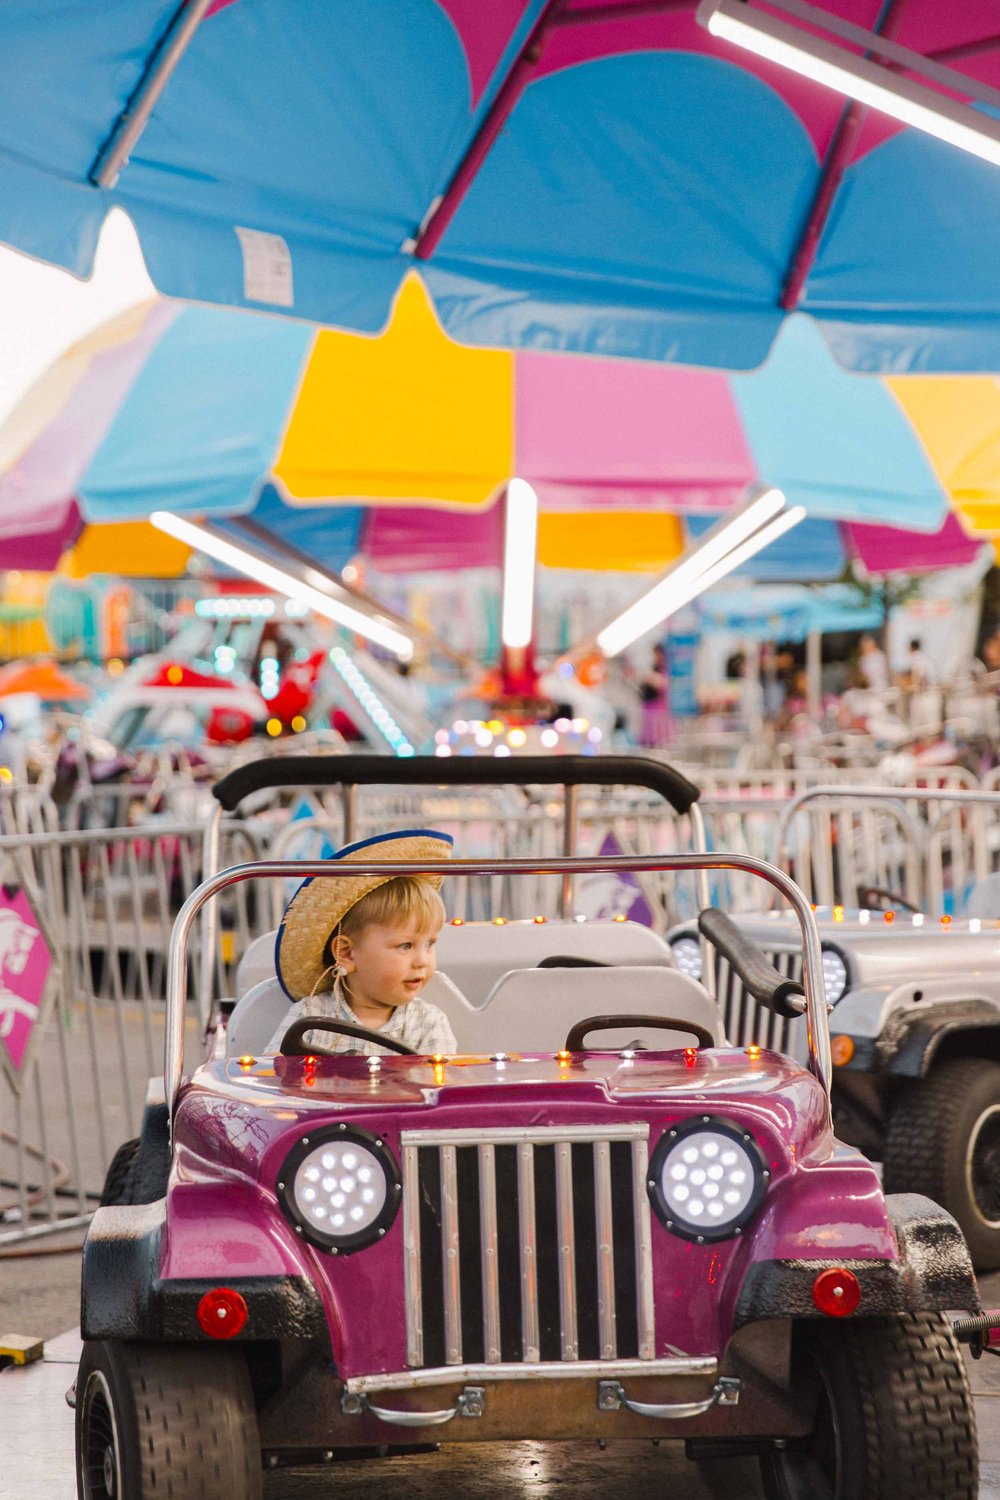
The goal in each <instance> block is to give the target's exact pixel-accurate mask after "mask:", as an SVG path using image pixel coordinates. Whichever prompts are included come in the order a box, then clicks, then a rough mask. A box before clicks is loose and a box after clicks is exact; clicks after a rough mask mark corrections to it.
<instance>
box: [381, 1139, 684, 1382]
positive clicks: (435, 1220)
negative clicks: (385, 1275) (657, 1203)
mask: <svg viewBox="0 0 1000 1500" xmlns="http://www.w3.org/2000/svg"><path fill="white" fill-rule="evenodd" d="M648 1137H649V1127H648V1125H645V1124H622V1125H607V1126H600V1125H597V1126H577V1127H572V1128H569V1129H559V1128H558V1127H552V1126H544V1127H540V1128H538V1129H520V1128H504V1129H496V1130H452V1131H431V1130H404V1131H403V1132H402V1134H401V1137H400V1139H401V1144H402V1151H403V1236H404V1246H405V1248H404V1255H405V1258H406V1265H405V1285H406V1349H407V1353H406V1358H407V1363H408V1365H410V1366H411V1368H413V1367H419V1366H425V1365H426V1366H431V1367H437V1366H441V1365H459V1364H479V1363H482V1364H512V1363H524V1362H528V1363H535V1362H538V1361H543V1360H580V1359H586V1360H591V1359H602V1360H604V1359H615V1358H633V1359H636V1358H637V1359H652V1358H653V1355H654V1352H655V1339H654V1325H653V1279H652V1260H651V1248H650V1209H649V1201H648V1199H647V1197H646V1172H647V1167H648V1159H649V1158H648V1149H647V1141H648Z"/></svg>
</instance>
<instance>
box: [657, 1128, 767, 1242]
mask: <svg viewBox="0 0 1000 1500" xmlns="http://www.w3.org/2000/svg"><path fill="white" fill-rule="evenodd" d="M769 1178H770V1173H769V1172H768V1170H767V1166H766V1164H765V1159H764V1154H763V1152H762V1151H761V1149H760V1147H759V1146H758V1144H757V1142H756V1141H755V1140H754V1138H753V1136H752V1135H750V1134H749V1132H747V1131H745V1130H741V1129H740V1127H739V1126H738V1125H734V1124H733V1123H732V1121H730V1120H722V1119H718V1118H716V1117H714V1116H711V1115H699V1116H698V1117H697V1118H696V1119H694V1120H689V1121H687V1122H686V1123H685V1124H683V1125H676V1126H674V1127H673V1128H672V1129H671V1130H668V1131H666V1132H665V1133H664V1135H663V1136H662V1137H661V1138H660V1142H659V1144H658V1146H657V1147H656V1150H655V1151H654V1152H653V1157H652V1161H651V1162H650V1171H649V1182H648V1189H649V1196H650V1199H651V1201H652V1204H653V1208H654V1209H655V1211H656V1214H657V1216H658V1218H659V1219H660V1220H661V1222H662V1223H663V1224H664V1226H665V1227H666V1228H667V1229H669V1230H670V1231H671V1232H672V1233H673V1234H677V1235H680V1236H681V1238H682V1239H688V1240H696V1241H697V1242H698V1243H699V1244H701V1243H703V1242H705V1241H707V1240H723V1239H728V1238H729V1237H730V1236H731V1235H736V1234H739V1233H740V1232H741V1231H742V1229H743V1226H744V1224H746V1223H747V1222H748V1220H749V1219H750V1218H751V1217H752V1216H753V1214H754V1213H756V1211H757V1208H758V1207H759V1205H760V1202H761V1200H762V1198H763V1197H764V1194H765V1192H766V1191H767V1184H768V1180H769Z"/></svg>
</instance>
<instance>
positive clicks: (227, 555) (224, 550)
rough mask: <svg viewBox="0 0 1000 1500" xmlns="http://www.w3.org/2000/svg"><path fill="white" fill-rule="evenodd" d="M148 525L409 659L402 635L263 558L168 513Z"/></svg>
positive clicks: (408, 646)
mask: <svg viewBox="0 0 1000 1500" xmlns="http://www.w3.org/2000/svg"><path fill="white" fill-rule="evenodd" d="M149 519H150V521H151V522H152V523H153V525H154V526H155V527H157V529H158V530H160V531H165V532H166V533H167V535H168V536H172V537H176V538H177V540H178V541H179V542H184V543H185V544H186V545H187V546H188V547H194V548H195V550H196V551H198V552H204V553H206V554H207V555H208V556H209V557H214V558H215V560H216V562H221V563H225V565H226V567H227V568H234V569H235V570H236V572H237V573H243V574H244V575H245V576H246V577H247V578H253V579H256V581H257V582H258V583H262V584H264V585H265V587H266V588H270V589H274V591H275V593H276V594H283V595H284V596H285V597H286V598H287V599H294V600H296V601H297V602H298V603H300V604H304V605H306V606H307V607H308V608H309V609H311V610H313V612H314V613H315V614H317V615H323V616H324V618H325V619H327V620H333V621H335V622H336V624H338V625H344V626H346V627H347V629H348V630H354V631H356V632H357V634H358V635H363V636H364V637H365V638H366V639H367V640H369V641H375V642H376V644H377V645H379V646H384V647H385V648H386V650H387V651H391V652H392V653H393V654H394V655H395V656H398V657H399V659H400V661H409V660H410V658H411V657H412V655H413V642H412V641H411V640H410V638H409V637H408V636H405V635H403V633H402V631H399V630H394V629H393V628H392V626H391V625H388V624H383V623H382V622H381V621H379V620H374V619H372V618H371V616H370V615H365V614H362V613H361V611H360V610H357V609H352V608H351V606H350V605H349V604H341V603H340V601H339V600H337V599H331V598H330V596H329V595H328V594H323V593H320V591H319V589H314V588H312V587H311V586H310V585H309V584H307V583H302V582H300V580H299V579H298V578H296V577H294V576H293V574H291V573H286V572H285V571H284V569H283V568H276V567H275V566H274V564H273V563H269V562H265V561H264V560H263V558H259V557H256V556H255V555H254V554H253V553H252V552H247V551H245V550H244V549H243V548H242V547H239V546H237V545H236V543H235V542H228V541H224V540H223V538H222V537H218V536H215V535H213V533H212V532H210V531H206V530H205V528H204V527H203V526H197V525H196V524H195V523H194V522H193V521H186V520H184V518H183V517H182V516H177V515H174V513H173V511H169V510H154V511H153V513H152V515H151V516H150V518H149Z"/></svg>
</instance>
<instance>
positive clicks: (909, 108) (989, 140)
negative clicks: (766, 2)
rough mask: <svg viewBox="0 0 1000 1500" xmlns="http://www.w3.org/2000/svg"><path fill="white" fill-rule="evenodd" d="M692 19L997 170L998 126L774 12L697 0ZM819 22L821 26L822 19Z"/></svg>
mask: <svg viewBox="0 0 1000 1500" xmlns="http://www.w3.org/2000/svg"><path fill="white" fill-rule="evenodd" d="M698 20H699V21H700V22H701V24H702V25H703V26H706V27H707V28H708V30H709V31H710V32H711V33H712V35H713V36H719V37H722V38H723V39H724V40H725V41H728V42H733V43H734V44H735V45H736V46H737V47H745V48H746V49H747V50H748V51H750V52H755V53H756V54H757V55H758V57H765V58H767V59H768V60H769V61H770V62H775V63H778V64H779V65H780V66H781V67H785V68H790V69H791V70H792V71H793V72H795V73H801V74H803V75H804V76H805V77H806V78H811V79H812V80H813V81H814V82H815V83H820V84H823V85H824V86H825V87H826V88H831V89H836V91H837V92H838V93H840V94H846V95H847V96H848V98H851V99H857V100H858V101H859V103H861V104H867V105H870V107H871V108H872V109H877V110H880V111H881V112H882V114H886V115H890V116H891V117H892V118H893V119H896V120H899V121H901V122H902V124H904V125H912V126H913V127H914V128H915V129H916V130H923V131H925V132H926V133H927V134H928V135H933V136H937V138H938V139H939V140H942V141H946V142H947V143H948V144H949V145H951V146H957V147H959V149H960V150H962V151H968V152H971V153H972V155H974V156H979V157H981V158H982V159H983V160H984V161H988V162H992V163H993V164H994V165H995V166H1000V122H998V121H997V120H996V119H994V118H993V117H991V116H990V115H986V114H982V113H980V112H979V111H978V110H973V109H972V108H971V107H970V106H969V105H968V104H963V103H960V102H959V101H957V100H955V99H950V98H948V97H947V96H946V95H944V94H941V93H938V92H937V90H935V89H932V88H928V87H927V85H926V84H921V83H917V82H915V81H914V80H913V79H911V78H905V77H903V76H902V75H901V74H898V73H891V72H890V71H889V69H888V68H886V67H885V66H883V65H882V64H880V63H877V62H873V61H871V60H870V59H869V58H866V57H859V56H857V55H856V54H854V53H851V52H847V51H845V50H844V49H843V48H840V47H837V46H834V45H831V44H830V43H829V42H827V41H824V39H823V38H821V37H817V36H815V35H813V34H812V33H810V32H806V31H803V30H802V29H801V28H800V27H798V26H794V25H790V24H789V23H788V22H785V21H781V20H778V19H777V18H776V17H775V16H773V15H768V14H765V13H764V12H762V11H756V10H750V9H749V7H748V6H747V5H746V4H745V3H743V0H703V4H702V5H701V7H700V8H699V10H698ZM817 24H819V25H822V21H821V20H818V21H817ZM872 40H873V42H874V41H875V40H876V38H874V37H873V38H872ZM920 61H921V59H920V57H919V54H914V66H917V67H919V64H920ZM956 76H958V77H959V78H960V79H961V82H960V83H959V87H960V88H966V87H967V91H968V92H969V93H970V94H975V91H976V87H977V85H976V80H975V79H973V78H965V76H964V75H956Z"/></svg>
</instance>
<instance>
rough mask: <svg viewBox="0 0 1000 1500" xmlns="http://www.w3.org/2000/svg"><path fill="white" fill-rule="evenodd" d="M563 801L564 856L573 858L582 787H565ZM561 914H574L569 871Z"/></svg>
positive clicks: (563, 879)
mask: <svg viewBox="0 0 1000 1500" xmlns="http://www.w3.org/2000/svg"><path fill="white" fill-rule="evenodd" d="M564 798H565V800H564V802H563V856H564V858H566V859H572V858H573V855H574V854H575V853H576V820H577V813H578V811H579V806H580V788H579V787H578V786H575V785H574V786H568V787H566V788H564ZM559 915H560V916H561V917H571V916H572V915H573V876H572V874H570V872H569V871H567V872H566V874H565V875H564V876H563V878H562V894H561V895H560V897H559Z"/></svg>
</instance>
